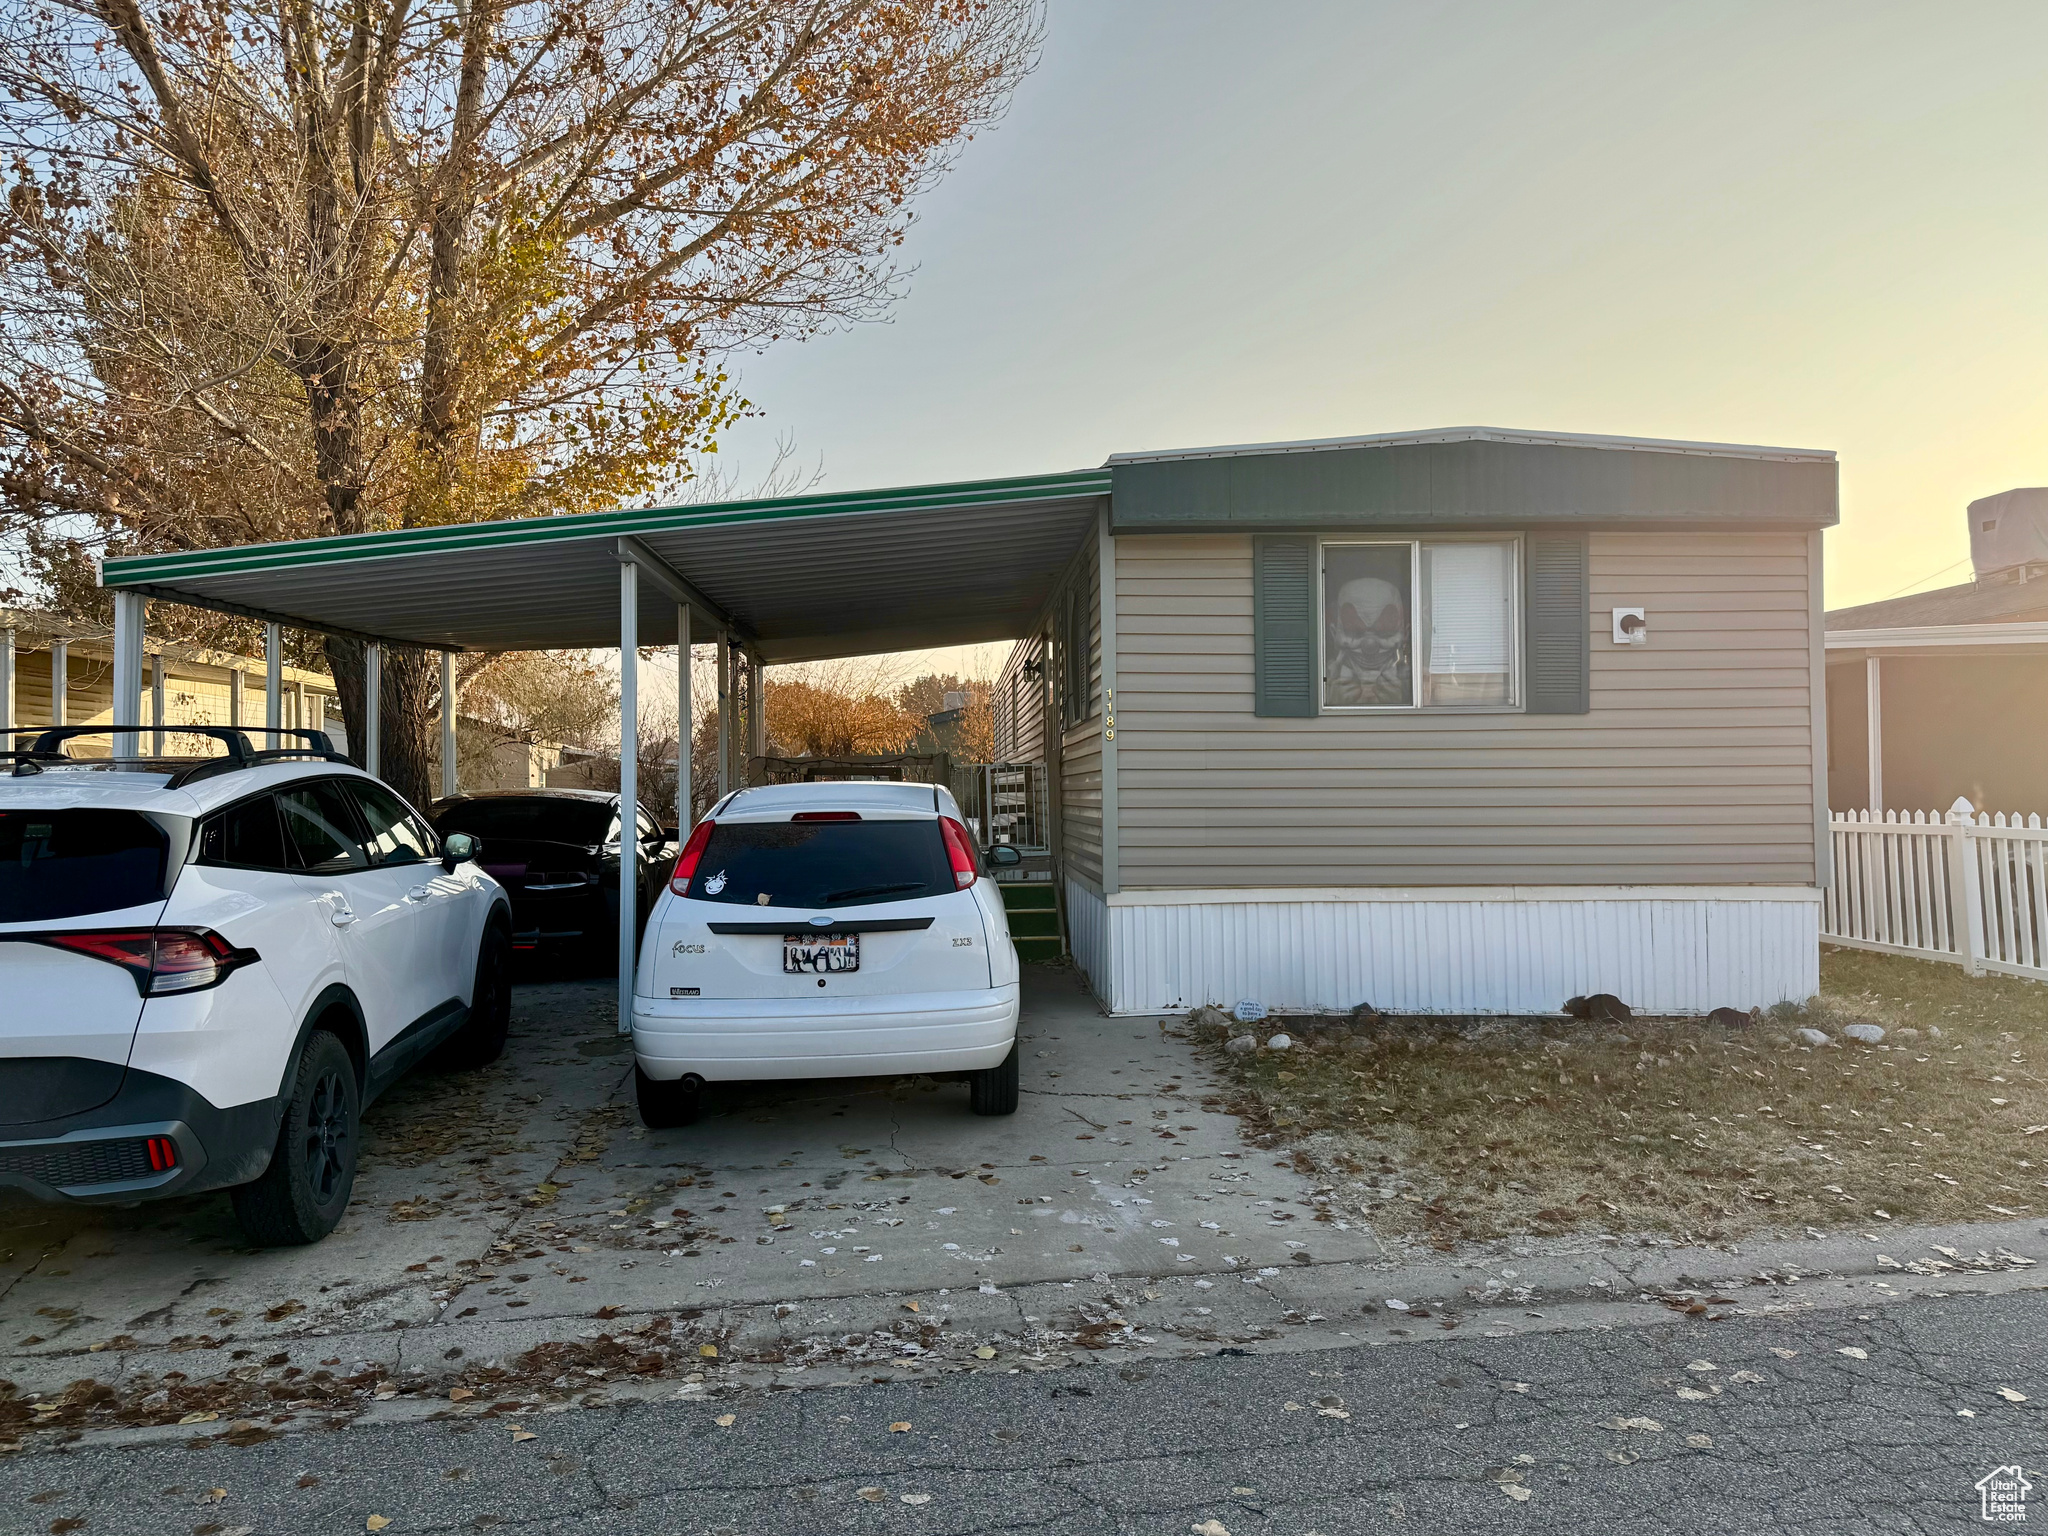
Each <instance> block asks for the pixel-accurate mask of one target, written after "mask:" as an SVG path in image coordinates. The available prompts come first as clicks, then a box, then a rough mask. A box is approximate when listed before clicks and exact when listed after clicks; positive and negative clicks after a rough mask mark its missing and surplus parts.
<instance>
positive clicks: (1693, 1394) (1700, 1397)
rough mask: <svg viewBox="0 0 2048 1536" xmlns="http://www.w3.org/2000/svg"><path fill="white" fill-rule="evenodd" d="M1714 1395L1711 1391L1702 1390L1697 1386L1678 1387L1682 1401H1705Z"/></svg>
mask: <svg viewBox="0 0 2048 1536" xmlns="http://www.w3.org/2000/svg"><path fill="white" fill-rule="evenodd" d="M1713 1395H1714V1394H1713V1393H1711V1392H1702V1391H1700V1390H1698V1389H1697V1388H1695V1387H1680V1388H1679V1389H1678V1396H1679V1400H1680V1401H1681V1402H1687V1403H1704V1402H1706V1401H1707V1400H1708V1399H1710V1398H1712V1397H1713Z"/></svg>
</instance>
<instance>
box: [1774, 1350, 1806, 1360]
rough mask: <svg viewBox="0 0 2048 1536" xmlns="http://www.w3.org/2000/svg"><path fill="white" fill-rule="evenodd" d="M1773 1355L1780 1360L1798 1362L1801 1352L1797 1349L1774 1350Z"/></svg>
mask: <svg viewBox="0 0 2048 1536" xmlns="http://www.w3.org/2000/svg"><path fill="white" fill-rule="evenodd" d="M1771 1353H1772V1354H1774V1355H1776V1356H1777V1357H1778V1358H1779V1359H1780V1360H1797V1359H1798V1358H1799V1351H1798V1350H1796V1349H1773V1350H1772V1351H1771Z"/></svg>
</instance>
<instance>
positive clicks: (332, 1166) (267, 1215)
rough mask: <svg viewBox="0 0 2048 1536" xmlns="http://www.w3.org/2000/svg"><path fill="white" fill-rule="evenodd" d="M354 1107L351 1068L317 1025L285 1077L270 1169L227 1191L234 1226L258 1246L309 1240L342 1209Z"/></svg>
mask: <svg viewBox="0 0 2048 1536" xmlns="http://www.w3.org/2000/svg"><path fill="white" fill-rule="evenodd" d="M360 1112H361V1104H360V1099H359V1096H358V1094H357V1090H356V1066H355V1063H354V1062H353V1061H351V1060H350V1059H349V1054H348V1051H347V1050H346V1049H345V1048H344V1047H343V1046H342V1043H341V1042H340V1041H339V1040H337V1039H336V1038H335V1037H334V1036H333V1035H331V1034H329V1033H328V1032H327V1031H326V1030H324V1029H319V1030H315V1031H314V1032H313V1033H312V1034H310V1035H308V1036H307V1037H306V1045H305V1049H304V1050H302V1051H301V1052H300V1053H299V1060H298V1066H297V1069H296V1070H295V1071H294V1072H293V1073H292V1075H291V1077H290V1079H289V1097H288V1098H287V1099H286V1100H285V1106H284V1117H283V1122H282V1123H281V1124H280V1125H279V1126H278V1128H277V1148H276V1150H275V1151H273V1152H272V1153H271V1155H270V1166H269V1167H268V1168H266V1169H265V1170H264V1171H263V1176H262V1177H261V1178H259V1179H257V1180H255V1181H254V1182H253V1183H249V1184H242V1185H238V1186H237V1187H236V1188H234V1189H232V1190H230V1191H229V1194H230V1196H231V1197H232V1198H233V1200H234V1203H235V1216H236V1218H237V1219H238V1220H239V1221H240V1222H241V1223H242V1230H243V1231H245V1232H247V1233H248V1234H249V1236H250V1237H251V1238H253V1239H254V1240H255V1241H256V1242H257V1243H259V1244H261V1245H262V1246H263V1247H266V1248H288V1247H299V1246H303V1245H304V1244H307V1243H317V1242H319V1241H320V1239H321V1238H323V1237H325V1236H326V1235H327V1234H328V1233H330V1232H332V1231H333V1230H334V1228H335V1224H336V1223H337V1222H339V1221H340V1220H341V1217H342V1213H343V1212H344V1211H346V1210H347V1209H348V1197H349V1191H350V1190H351V1189H353V1188H354V1187H355V1181H356V1140H357V1122H358V1119H359V1117H360Z"/></svg>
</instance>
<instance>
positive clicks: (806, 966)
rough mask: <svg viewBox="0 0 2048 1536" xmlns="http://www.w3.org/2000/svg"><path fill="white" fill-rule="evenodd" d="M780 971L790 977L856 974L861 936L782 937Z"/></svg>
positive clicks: (792, 935) (858, 966) (842, 934)
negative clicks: (816, 973) (838, 973)
mask: <svg viewBox="0 0 2048 1536" xmlns="http://www.w3.org/2000/svg"><path fill="white" fill-rule="evenodd" d="M782 969H783V970H784V971H786V972H788V973H789V974H790V975H798V974H802V973H806V972H813V971H815V972H818V973H820V974H823V973H824V972H827V971H857V970H859V969H860V935H859V934H857V933H827V934H810V933H785V934H784V935H783V936H782Z"/></svg>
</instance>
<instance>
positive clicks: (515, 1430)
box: [512, 1424, 540, 1445]
mask: <svg viewBox="0 0 2048 1536" xmlns="http://www.w3.org/2000/svg"><path fill="white" fill-rule="evenodd" d="M539 1438H540V1436H539V1435H536V1434H535V1433H534V1432H533V1431H532V1430H530V1429H521V1428H520V1427H519V1426H518V1425H517V1424H514V1425H513V1426H512V1443H513V1444H514V1445H518V1444H521V1443H522V1442H524V1441H527V1440H538V1439H539Z"/></svg>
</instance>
